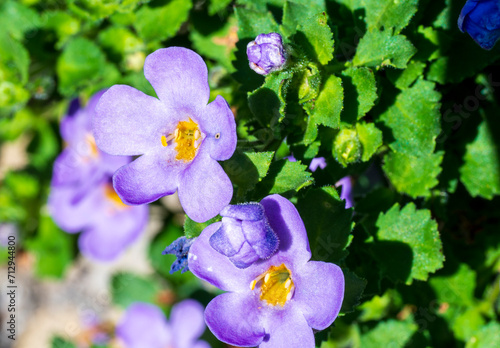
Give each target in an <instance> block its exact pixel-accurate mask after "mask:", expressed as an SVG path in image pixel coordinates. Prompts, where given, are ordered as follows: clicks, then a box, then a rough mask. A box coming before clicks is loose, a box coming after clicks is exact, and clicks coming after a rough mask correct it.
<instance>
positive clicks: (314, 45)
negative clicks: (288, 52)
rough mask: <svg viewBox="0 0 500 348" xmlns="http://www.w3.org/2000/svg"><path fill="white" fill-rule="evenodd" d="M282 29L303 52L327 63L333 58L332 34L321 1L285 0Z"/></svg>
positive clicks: (322, 62)
mask: <svg viewBox="0 0 500 348" xmlns="http://www.w3.org/2000/svg"><path fill="white" fill-rule="evenodd" d="M282 31H283V33H284V34H285V36H291V35H293V34H296V35H294V36H293V38H292V41H293V42H294V43H295V44H296V45H298V46H300V47H301V49H304V50H305V53H306V54H307V55H308V56H309V57H311V58H313V59H315V60H316V61H318V62H320V63H321V64H323V65H325V64H327V63H328V62H329V61H330V60H331V59H332V58H333V44H334V41H333V34H332V32H331V30H330V27H329V26H328V16H327V14H326V7H325V3H324V2H323V1H307V2H302V3H301V2H300V1H287V2H286V3H285V6H284V7H283V25H282Z"/></svg>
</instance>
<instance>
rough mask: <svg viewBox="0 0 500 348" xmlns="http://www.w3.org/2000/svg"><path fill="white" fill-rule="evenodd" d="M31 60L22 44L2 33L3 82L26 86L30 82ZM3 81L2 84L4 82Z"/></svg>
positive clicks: (0, 64)
mask: <svg viewBox="0 0 500 348" xmlns="http://www.w3.org/2000/svg"><path fill="white" fill-rule="evenodd" d="M29 64H30V58H29V55H28V51H27V50H26V49H25V48H24V47H23V45H22V44H21V43H19V42H18V41H17V40H14V39H13V38H11V37H10V36H9V34H8V33H7V32H5V31H0V76H2V80H4V81H10V82H12V83H14V84H21V85H24V84H25V83H26V82H28V68H29ZM4 81H2V82H4Z"/></svg>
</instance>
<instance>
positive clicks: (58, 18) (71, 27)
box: [43, 10, 81, 48]
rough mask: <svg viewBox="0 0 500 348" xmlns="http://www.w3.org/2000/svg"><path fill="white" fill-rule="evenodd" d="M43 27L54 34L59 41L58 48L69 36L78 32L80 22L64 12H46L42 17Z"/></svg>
mask: <svg viewBox="0 0 500 348" xmlns="http://www.w3.org/2000/svg"><path fill="white" fill-rule="evenodd" d="M43 22H44V27H45V28H47V29H52V30H54V31H55V32H56V34H57V37H58V38H59V40H58V41H57V45H56V47H57V48H60V47H61V46H62V45H63V44H64V43H65V42H66V41H67V40H68V39H69V38H70V37H71V36H73V35H75V34H77V33H78V31H79V30H80V26H81V23H80V20H79V19H77V18H75V17H73V16H71V15H70V14H69V13H67V12H64V11H57V10H56V11H48V12H45V13H44V15H43Z"/></svg>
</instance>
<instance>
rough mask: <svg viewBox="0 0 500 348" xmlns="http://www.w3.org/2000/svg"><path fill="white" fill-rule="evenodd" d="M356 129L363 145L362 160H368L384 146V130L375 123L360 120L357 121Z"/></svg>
mask: <svg viewBox="0 0 500 348" xmlns="http://www.w3.org/2000/svg"><path fill="white" fill-rule="evenodd" d="M356 131H357V132H358V138H359V141H360V142H361V145H362V146H363V153H362V155H361V160H362V161H363V162H367V161H369V160H370V158H371V157H372V156H373V155H374V154H375V153H376V152H377V150H378V148H379V147H380V146H382V131H381V130H379V129H378V128H377V127H376V126H375V124H373V123H365V122H359V123H356Z"/></svg>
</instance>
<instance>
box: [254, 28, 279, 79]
mask: <svg viewBox="0 0 500 348" xmlns="http://www.w3.org/2000/svg"><path fill="white" fill-rule="evenodd" d="M247 56H248V60H249V61H250V68H251V69H252V70H253V71H255V72H256V73H257V74H260V75H267V74H269V73H270V72H273V71H276V70H279V69H281V68H282V67H283V65H284V64H285V62H286V52H285V50H284V49H283V41H282V39H281V35H280V34H278V33H269V34H260V35H258V36H257V37H256V38H255V40H254V41H251V42H249V43H248V45H247Z"/></svg>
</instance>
